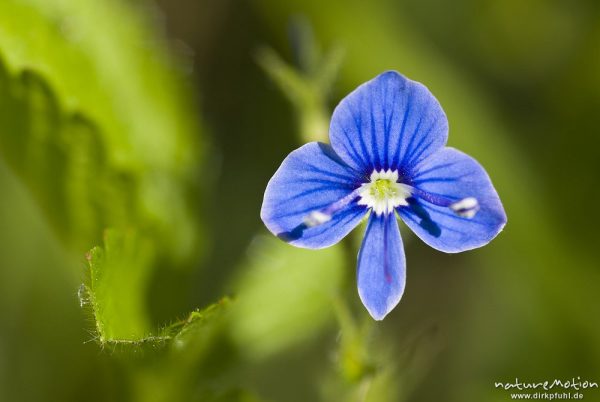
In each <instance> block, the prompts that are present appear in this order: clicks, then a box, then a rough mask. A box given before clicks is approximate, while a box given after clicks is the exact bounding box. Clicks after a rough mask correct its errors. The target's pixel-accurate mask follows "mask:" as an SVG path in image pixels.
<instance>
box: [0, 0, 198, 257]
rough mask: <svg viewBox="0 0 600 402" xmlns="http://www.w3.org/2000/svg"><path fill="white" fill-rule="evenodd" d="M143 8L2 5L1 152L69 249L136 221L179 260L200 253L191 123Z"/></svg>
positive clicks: (176, 77)
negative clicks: (194, 201) (108, 230)
mask: <svg viewBox="0 0 600 402" xmlns="http://www.w3.org/2000/svg"><path fill="white" fill-rule="evenodd" d="M148 10H151V8H149V7H145V8H142V7H141V6H140V7H134V6H132V5H131V4H128V3H126V2H122V1H116V0H107V1H92V0H81V1H65V0H6V1H2V2H0V58H1V59H2V60H0V63H1V64H2V65H1V66H0V90H1V94H0V106H1V108H0V125H1V126H2V127H3V129H2V131H1V132H0V153H1V155H2V156H3V157H4V158H6V159H7V161H8V162H9V164H10V165H11V167H12V168H13V169H14V170H15V171H16V172H17V173H18V174H19V176H20V177H21V178H22V179H23V180H24V181H25V182H26V183H27V185H28V187H29V188H30V189H31V190H32V192H33V193H34V194H35V196H36V198H37V199H38V201H39V202H40V204H41V205H42V207H43V209H44V211H45V212H46V214H47V216H48V218H49V219H50V220H51V221H52V223H53V225H54V226H55V228H56V229H57V231H58V233H60V234H61V237H62V238H63V239H65V240H67V243H69V244H71V245H74V246H75V247H76V248H79V249H81V248H82V247H85V248H89V247H90V246H91V245H92V244H96V243H97V242H98V240H99V238H100V234H101V232H102V229H103V228H105V227H108V226H111V227H121V228H122V227H127V226H130V225H133V226H136V227H143V228H144V229H145V230H151V231H152V233H153V236H154V237H156V238H157V239H160V242H161V245H162V248H161V250H162V252H163V254H164V255H167V256H170V257H175V258H179V259H182V258H183V259H184V258H187V257H189V256H190V255H192V254H194V253H196V252H197V249H198V247H197V245H198V241H197V240H198V239H197V236H198V233H199V231H198V229H197V218H196V217H195V212H194V211H193V208H191V204H190V202H191V198H192V196H193V193H194V192H195V191H196V189H195V185H193V184H192V183H193V182H194V181H195V178H194V175H195V172H196V167H197V164H198V161H199V160H200V158H199V151H200V147H199V144H198V143H197V141H196V140H195V138H196V136H195V135H196V133H197V131H198V126H197V123H196V121H195V118H194V117H193V116H195V113H194V108H193V107H192V106H191V105H192V102H190V99H189V97H188V96H187V92H186V91H185V85H186V82H185V80H186V78H185V77H184V76H183V73H182V72H181V71H179V70H178V69H177V67H176V66H175V65H174V64H172V62H171V61H170V60H171V57H170V55H169V53H168V51H167V50H166V46H165V43H164V40H163V39H162V38H161V34H158V35H157V34H156V33H155V32H152V31H153V30H154V31H156V29H155V28H156V24H154V23H153V22H151V21H150V18H148V17H149V15H150V13H149V12H148Z"/></svg>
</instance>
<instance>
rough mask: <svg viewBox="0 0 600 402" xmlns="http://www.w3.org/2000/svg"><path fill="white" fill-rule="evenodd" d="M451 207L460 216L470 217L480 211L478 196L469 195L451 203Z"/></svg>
mask: <svg viewBox="0 0 600 402" xmlns="http://www.w3.org/2000/svg"><path fill="white" fill-rule="evenodd" d="M450 209H452V210H453V211H454V213H455V214H457V215H458V216H461V217H463V218H469V219H470V218H472V217H474V216H475V214H476V213H477V211H479V202H478V201H477V198H474V197H467V198H463V199H462V200H460V201H458V202H455V203H454V204H452V205H450Z"/></svg>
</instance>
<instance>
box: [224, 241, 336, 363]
mask: <svg viewBox="0 0 600 402" xmlns="http://www.w3.org/2000/svg"><path fill="white" fill-rule="evenodd" d="M344 267H345V264H344V254H343V252H342V250H341V248H340V246H335V247H331V248H328V249H324V250H304V249H300V248H296V247H292V246H290V245H288V244H286V243H284V242H282V241H281V240H279V239H277V238H273V237H272V236H262V235H261V236H258V237H257V238H256V239H255V240H254V242H253V244H252V246H251V247H250V250H249V258H248V262H247V263H246V264H244V265H243V266H242V267H241V269H240V271H241V275H240V277H239V278H238V279H237V280H236V281H235V284H234V288H235V289H237V290H238V293H237V300H236V304H235V306H233V307H232V311H231V324H230V325H231V336H232V337H233V339H234V341H235V342H236V344H238V345H239V347H240V349H241V351H242V352H243V353H247V354H248V356H249V357H251V358H263V357H266V356H269V355H271V354H273V353H276V352H278V351H281V350H282V349H284V348H286V347H289V346H292V345H294V344H297V343H298V342H301V341H303V340H306V339H307V338H309V337H311V336H312V335H314V334H315V333H316V332H317V331H318V330H319V329H321V328H322V327H323V325H325V324H326V323H327V320H328V319H330V318H331V317H332V314H333V308H332V301H333V298H334V297H335V295H336V292H338V291H339V287H340V285H341V283H342V281H343V277H344V273H343V269H344Z"/></svg>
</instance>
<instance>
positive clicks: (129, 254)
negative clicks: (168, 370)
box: [79, 230, 228, 356]
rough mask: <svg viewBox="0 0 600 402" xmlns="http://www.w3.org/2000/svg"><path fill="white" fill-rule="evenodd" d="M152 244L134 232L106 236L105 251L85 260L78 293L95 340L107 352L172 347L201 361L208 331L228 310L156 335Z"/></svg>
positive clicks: (213, 310)
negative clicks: (151, 312) (149, 304)
mask: <svg viewBox="0 0 600 402" xmlns="http://www.w3.org/2000/svg"><path fill="white" fill-rule="evenodd" d="M154 252H155V251H154V249H153V247H152V243H151V242H150V241H148V239H146V238H144V237H143V236H142V235H140V234H138V233H135V232H133V231H128V232H127V233H122V232H119V231H116V230H107V231H106V233H105V239H104V246H103V247H95V248H93V249H92V250H91V251H90V252H89V253H88V254H87V256H86V259H87V262H88V272H87V278H86V282H85V283H84V284H83V285H82V286H81V288H80V290H79V298H80V302H81V305H82V307H84V308H87V309H89V310H90V312H91V314H92V320H93V322H94V325H95V330H94V332H95V335H96V336H95V338H96V340H97V341H98V342H99V343H100V344H101V345H102V346H123V347H125V348H126V347H128V346H131V347H140V346H144V345H151V346H161V345H164V344H167V343H169V344H172V345H173V349H174V350H182V351H184V352H185V354H186V355H190V354H193V355H194V356H197V355H199V354H200V352H199V351H197V350H196V351H192V348H198V347H201V348H204V347H206V342H199V341H198V337H199V336H205V334H204V333H203V331H204V330H203V329H202V328H204V327H206V326H207V322H209V321H210V320H211V319H212V318H213V317H215V316H218V315H219V314H220V311H221V310H223V308H224V307H225V306H226V305H227V304H228V300H227V299H223V300H222V301H220V302H218V303H217V304H214V305H211V306H209V307H207V308H206V309H204V310H201V311H200V310H199V311H193V312H192V313H190V315H189V316H188V317H187V318H186V319H185V320H180V321H176V322H174V323H173V324H171V325H168V326H166V327H164V328H162V329H160V330H158V331H152V327H151V325H150V323H149V320H148V317H147V312H146V309H145V306H146V303H145V301H146V296H147V295H146V291H147V285H148V279H149V275H148V274H149V272H150V271H149V270H148V268H147V265H148V264H151V263H152V261H153V258H154Z"/></svg>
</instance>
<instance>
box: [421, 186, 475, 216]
mask: <svg viewBox="0 0 600 402" xmlns="http://www.w3.org/2000/svg"><path fill="white" fill-rule="evenodd" d="M411 188H412V187H411ZM412 194H413V196H415V197H418V198H421V199H423V200H425V201H427V202H429V203H430V204H433V205H437V206H439V207H448V208H450V209H451V210H452V212H454V213H455V214H456V215H458V216H460V217H461V218H468V219H471V218H473V217H474V216H475V215H476V214H477V211H479V201H477V198H475V197H466V198H463V199H462V200H459V201H452V200H450V199H448V198H446V197H441V196H439V195H436V194H431V193H428V192H427V191H423V190H421V189H417V188H412Z"/></svg>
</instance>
